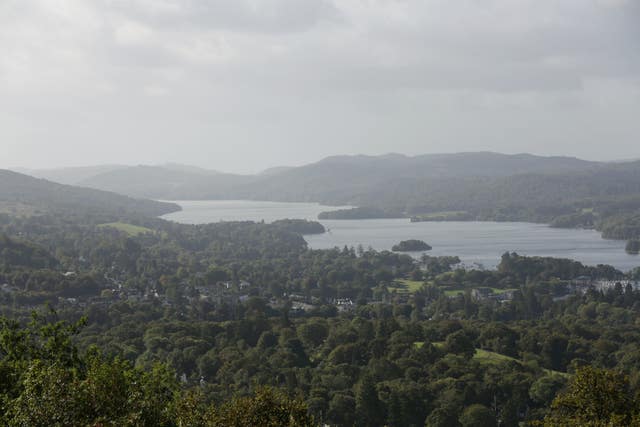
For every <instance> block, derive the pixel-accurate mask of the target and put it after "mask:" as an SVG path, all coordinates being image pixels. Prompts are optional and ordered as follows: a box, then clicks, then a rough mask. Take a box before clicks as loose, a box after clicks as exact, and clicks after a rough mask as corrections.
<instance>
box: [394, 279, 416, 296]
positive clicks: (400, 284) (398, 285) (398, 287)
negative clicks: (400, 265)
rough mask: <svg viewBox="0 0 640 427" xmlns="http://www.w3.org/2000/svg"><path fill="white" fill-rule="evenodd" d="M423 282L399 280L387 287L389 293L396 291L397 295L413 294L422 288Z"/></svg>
mask: <svg viewBox="0 0 640 427" xmlns="http://www.w3.org/2000/svg"><path fill="white" fill-rule="evenodd" d="M422 285H424V282H422V281H419V280H408V279H399V280H396V281H394V282H393V284H391V285H389V287H388V288H389V290H390V291H396V292H398V293H410V294H412V293H414V292H416V291H418V290H420V288H422Z"/></svg>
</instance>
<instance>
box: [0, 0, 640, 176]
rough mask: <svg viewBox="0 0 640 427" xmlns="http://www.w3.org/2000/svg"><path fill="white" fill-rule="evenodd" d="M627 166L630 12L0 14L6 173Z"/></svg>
mask: <svg viewBox="0 0 640 427" xmlns="http://www.w3.org/2000/svg"><path fill="white" fill-rule="evenodd" d="M461 151H498V152H503V153H521V152H529V153H534V154H541V155H569V156H577V157H580V158H585V159H590V160H618V159H626V158H640V0H180V1H178V0H90V1H87V0H0V167H26V168H51V167H63V166H81V165H95V164H116V163H117V164H161V163H166V162H175V163H184V164H191V165H196V166H201V167H207V168H212V169H217V170H221V171H226V172H240V173H250V172H257V171H259V170H261V169H264V168H268V167H273V166H278V165H301V164H305V163H310V162H313V161H317V160H319V159H321V158H323V157H326V156H330V155H336V154H372V155H375V154H383V153H389V152H398V153H404V154H408V155H416V154H424V153H443V152H461Z"/></svg>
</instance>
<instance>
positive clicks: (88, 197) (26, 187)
mask: <svg viewBox="0 0 640 427" xmlns="http://www.w3.org/2000/svg"><path fill="white" fill-rule="evenodd" d="M177 210H180V207H179V206H178V205H176V204H173V203H164V202H156V201H153V200H141V199H134V198H131V197H128V196H124V195H120V194H115V193H111V192H107V191H102V190H95V189H91V188H80V187H73V186H69V185H64V184H58V183H54V182H50V181H47V180H44V179H39V178H34V177H31V176H28V175H24V174H20V173H17V172H12V171H9V170H2V169H0V212H3V213H9V214H17V215H33V214H41V213H51V212H56V213H63V214H65V215H69V216H72V215H74V214H76V213H80V214H82V213H87V214H92V215H103V216H105V215H106V216H109V215H110V216H119V215H125V214H131V215H144V216H158V215H163V214H166V213H170V212H175V211H177Z"/></svg>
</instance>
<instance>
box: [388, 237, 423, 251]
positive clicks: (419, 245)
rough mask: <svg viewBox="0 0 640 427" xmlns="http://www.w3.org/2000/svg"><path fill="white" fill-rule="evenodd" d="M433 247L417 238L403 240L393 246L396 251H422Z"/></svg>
mask: <svg viewBox="0 0 640 427" xmlns="http://www.w3.org/2000/svg"><path fill="white" fill-rule="evenodd" d="M431 249H432V248H431V246H430V245H428V244H427V243H426V242H424V241H422V240H417V239H410V240H403V241H402V242H400V243H398V244H397V245H393V247H392V248H391V250H392V251H394V252H421V251H430V250H431Z"/></svg>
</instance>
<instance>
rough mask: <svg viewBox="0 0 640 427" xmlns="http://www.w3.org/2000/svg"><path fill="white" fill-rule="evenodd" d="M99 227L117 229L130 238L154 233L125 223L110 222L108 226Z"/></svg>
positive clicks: (148, 229)
mask: <svg viewBox="0 0 640 427" xmlns="http://www.w3.org/2000/svg"><path fill="white" fill-rule="evenodd" d="M98 227H103V228H104V227H106V228H115V229H116V230H120V231H122V232H124V233H127V234H128V235H129V236H137V235H139V234H144V233H153V230H152V229H150V228H146V227H140V226H139V225H133V224H127V223H125V222H110V223H108V224H100V225H99V226H98Z"/></svg>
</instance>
